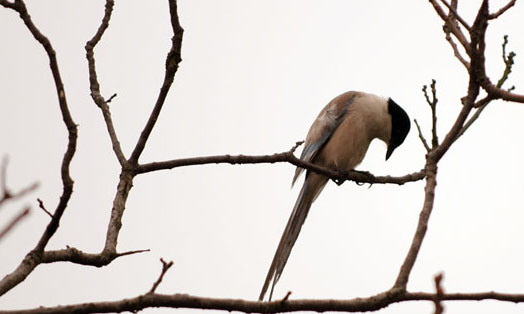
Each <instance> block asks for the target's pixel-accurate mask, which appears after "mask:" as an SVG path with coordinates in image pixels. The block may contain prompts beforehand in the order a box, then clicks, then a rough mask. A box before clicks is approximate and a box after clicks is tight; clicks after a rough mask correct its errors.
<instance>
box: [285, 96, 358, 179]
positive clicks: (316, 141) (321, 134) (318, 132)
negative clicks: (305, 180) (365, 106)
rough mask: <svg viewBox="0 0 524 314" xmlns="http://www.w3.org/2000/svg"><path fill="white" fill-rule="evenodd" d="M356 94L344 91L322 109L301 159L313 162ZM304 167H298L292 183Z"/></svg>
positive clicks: (312, 127) (310, 130)
mask: <svg viewBox="0 0 524 314" xmlns="http://www.w3.org/2000/svg"><path fill="white" fill-rule="evenodd" d="M355 96H356V94H355V93H354V92H348V93H344V94H342V95H340V96H338V97H336V98H335V99H333V100H332V101H331V102H330V103H329V104H327V105H326V107H324V109H322V111H321V112H320V113H319V115H318V117H317V118H316V119H315V121H314V122H313V124H312V125H311V128H310V129H309V132H308V134H307V137H306V143H305V145H304V149H303V150H302V154H301V155H300V159H301V160H303V161H307V162H311V161H312V160H313V158H315V156H316V155H317V153H318V151H319V150H320V148H322V147H323V146H324V144H326V143H327V141H328V140H329V138H330V137H331V135H333V132H335V130H336V129H337V127H338V126H339V125H340V123H341V122H342V120H343V119H344V116H345V115H346V113H347V111H348V108H349V105H350V104H351V103H352V102H353V100H354V98H355ZM303 171H304V168H300V167H297V169H296V170H295V176H294V177H293V181H292V183H291V185H294V184H295V182H296V181H297V179H298V177H299V176H300V174H301V173H302V172H303Z"/></svg>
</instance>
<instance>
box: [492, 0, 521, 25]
mask: <svg viewBox="0 0 524 314" xmlns="http://www.w3.org/2000/svg"><path fill="white" fill-rule="evenodd" d="M516 2H517V1H516V0H511V1H509V2H508V3H507V4H506V5H505V6H503V7H502V8H500V10H498V11H497V12H495V13H493V14H490V15H489V19H490V20H493V19H496V18H498V17H499V16H501V15H502V14H504V13H506V11H507V10H509V9H510V8H511V7H512V6H514V5H515V3H516Z"/></svg>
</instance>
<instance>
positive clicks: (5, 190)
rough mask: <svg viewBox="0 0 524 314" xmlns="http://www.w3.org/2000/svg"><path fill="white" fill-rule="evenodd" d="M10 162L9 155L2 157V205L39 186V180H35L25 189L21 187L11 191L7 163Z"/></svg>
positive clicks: (0, 185) (0, 198)
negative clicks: (8, 182) (8, 183)
mask: <svg viewBox="0 0 524 314" xmlns="http://www.w3.org/2000/svg"><path fill="white" fill-rule="evenodd" d="M8 163H9V159H8V157H7V156H4V157H3V158H2V164H1V165H0V189H1V192H0V193H1V194H0V206H1V205H2V204H3V203H4V202H6V201H9V200H15V199H19V198H21V197H23V196H24V195H26V194H28V193H30V192H32V191H34V190H36V189H37V188H38V185H39V184H38V182H35V183H33V184H31V185H29V186H27V187H25V188H23V189H21V190H20V191H18V192H11V190H10V189H9V187H8V186H7V164H8Z"/></svg>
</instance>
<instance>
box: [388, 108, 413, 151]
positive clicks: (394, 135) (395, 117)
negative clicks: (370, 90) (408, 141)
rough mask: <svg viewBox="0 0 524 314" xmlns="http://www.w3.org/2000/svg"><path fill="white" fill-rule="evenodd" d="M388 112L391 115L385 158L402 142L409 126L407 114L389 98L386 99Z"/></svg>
mask: <svg viewBox="0 0 524 314" xmlns="http://www.w3.org/2000/svg"><path fill="white" fill-rule="evenodd" d="M388 112H389V115H390V116H391V137H390V139H389V143H388V150H387V152H386V160H388V158H389V157H390V156H391V154H393V151H394V150H395V149H396V148H397V147H399V146H400V145H401V144H402V143H403V142H404V139H405V138H406V136H407V135H408V133H409V129H410V128H411V122H410V121H409V116H408V114H407V113H406V112H405V111H404V109H402V108H401V107H400V106H399V105H397V103H396V102H394V101H393V99H391V98H389V99H388Z"/></svg>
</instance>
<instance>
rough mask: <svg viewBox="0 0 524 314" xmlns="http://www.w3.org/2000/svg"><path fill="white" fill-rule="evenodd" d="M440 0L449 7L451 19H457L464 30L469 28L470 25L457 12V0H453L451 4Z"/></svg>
mask: <svg viewBox="0 0 524 314" xmlns="http://www.w3.org/2000/svg"><path fill="white" fill-rule="evenodd" d="M440 2H442V3H444V5H445V6H446V7H447V8H448V9H449V12H450V13H449V15H450V16H452V17H451V19H453V20H457V21H459V22H460V24H462V26H464V28H465V29H466V30H468V31H470V30H471V26H469V24H468V23H467V22H466V21H465V20H464V19H463V18H462V17H461V16H460V14H458V12H457V1H454V2H453V3H452V4H451V5H450V4H449V3H448V2H447V1H446V0H440Z"/></svg>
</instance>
